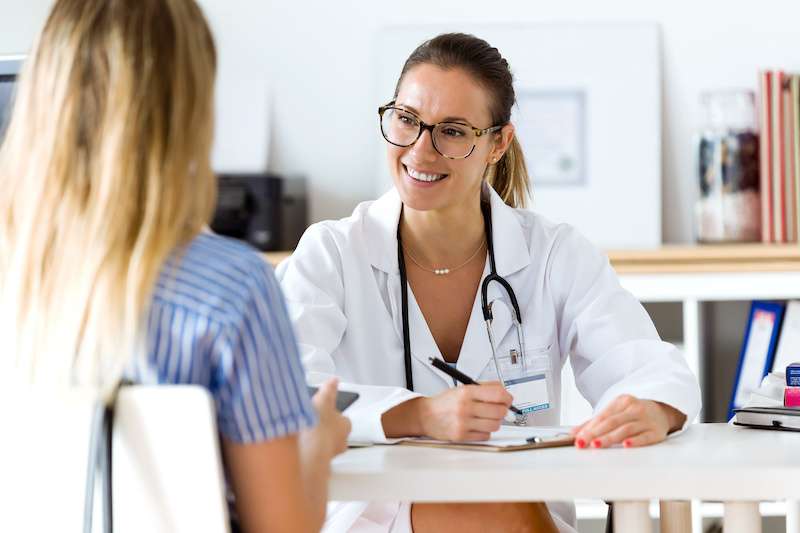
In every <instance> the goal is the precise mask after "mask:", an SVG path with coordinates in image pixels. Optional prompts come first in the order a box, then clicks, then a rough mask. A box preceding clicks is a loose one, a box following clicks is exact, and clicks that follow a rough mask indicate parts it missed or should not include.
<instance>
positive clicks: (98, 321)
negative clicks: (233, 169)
mask: <svg viewBox="0 0 800 533" xmlns="http://www.w3.org/2000/svg"><path fill="white" fill-rule="evenodd" d="M215 70H216V52H215V49H214V43H213V38H212V36H211V32H210V30H209V28H208V25H207V23H206V21H205V18H204V16H203V14H202V12H201V10H200V8H199V7H198V6H197V5H196V4H195V3H194V1H193V0H58V1H56V2H55V5H54V6H53V9H52V11H51V13H50V15H49V17H48V19H47V22H46V24H45V27H44V29H43V30H42V33H41V35H40V36H39V39H38V42H37V43H36V45H35V47H34V51H33V52H32V55H31V56H30V58H29V59H28V61H27V63H26V66H25V67H24V72H23V74H22V75H21V80H20V85H19V89H18V94H17V96H16V103H15V106H14V111H13V114H12V117H11V121H10V124H9V127H8V130H7V132H6V138H5V141H4V143H3V145H2V148H0V338H2V339H3V343H4V346H3V350H2V356H0V361H2V363H0V372H2V373H3V375H4V377H3V378H0V379H5V378H8V377H9V376H13V379H15V380H20V381H21V382H23V383H25V382H27V383H34V384H46V385H61V386H74V385H82V386H93V387H100V388H101V389H104V390H106V391H109V390H110V389H111V388H113V386H114V385H115V384H116V382H117V381H118V380H119V377H120V375H121V373H122V372H123V370H124V368H125V366H126V364H127V363H128V362H129V361H130V360H131V358H132V357H134V355H139V354H141V353H142V351H143V349H144V347H145V346H144V345H145V339H144V337H145V335H144V333H145V331H146V329H145V328H146V319H147V313H148V311H149V303H150V299H151V296H152V291H153V287H154V285H155V282H156V280H157V278H158V276H159V273H160V271H161V269H162V266H163V264H164V262H165V261H166V259H167V258H168V256H169V255H170V253H171V252H173V251H174V250H175V249H176V247H178V246H179V245H181V244H184V243H187V242H188V241H189V240H191V239H192V238H193V237H194V236H195V235H196V234H197V233H198V232H199V231H201V229H202V228H203V226H204V225H205V224H206V223H207V221H208V219H209V217H210V215H211V213H212V211H213V208H214V204H215V199H216V197H215V191H216V187H215V181H214V176H213V173H212V171H211V168H210V164H209V153H210V149H211V142H212V136H213V133H212V130H213V84H214V76H215Z"/></svg>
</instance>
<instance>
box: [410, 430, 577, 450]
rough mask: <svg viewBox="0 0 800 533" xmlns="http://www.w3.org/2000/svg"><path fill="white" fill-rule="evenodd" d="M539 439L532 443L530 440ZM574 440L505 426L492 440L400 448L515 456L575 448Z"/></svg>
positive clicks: (420, 442)
mask: <svg viewBox="0 0 800 533" xmlns="http://www.w3.org/2000/svg"><path fill="white" fill-rule="evenodd" d="M532 438H533V439H536V440H535V441H532V442H529V439H532ZM574 443H575V437H573V436H572V435H570V434H569V428H562V427H558V428H552V427H536V426H530V427H528V426H503V427H502V428H500V430H499V431H496V432H495V433H492V436H491V438H490V439H489V440H486V441H475V442H461V441H446V440H435V439H430V438H427V437H413V438H405V439H401V440H400V441H399V442H398V444H402V445H406V446H427V447H430V448H448V449H453V450H469V451H479V452H516V451H521V450H538V449H541V448H557V447H561V446H572V445H573V444H574Z"/></svg>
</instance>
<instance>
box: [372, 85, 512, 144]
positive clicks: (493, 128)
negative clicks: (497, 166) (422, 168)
mask: <svg viewBox="0 0 800 533" xmlns="http://www.w3.org/2000/svg"><path fill="white" fill-rule="evenodd" d="M394 103H395V101H394V100H392V101H391V102H389V103H388V104H386V105H382V106H380V107H379V108H378V125H379V126H380V128H381V135H382V136H383V138H384V140H386V142H387V143H389V144H392V145H394V146H399V147H401V148H407V147H409V146H411V145H412V144H414V143H415V142H417V141H418V140H419V138H420V137H422V132H423V131H427V132H428V133H429V134H430V136H431V144H433V148H434V150H436V151H437V152H438V153H439V155H441V156H442V157H444V158H447V159H466V158H468V157H469V156H471V155H472V152H474V151H475V146H476V142H477V140H478V139H479V138H480V137H481V136H483V135H486V134H487V133H494V132H496V131H499V130H501V129H503V126H505V124H497V125H495V126H489V127H488V128H483V129H481V128H476V127H475V126H473V125H471V124H462V123H461V122H450V121H445V122H437V123H436V124H428V123H426V122H423V121H422V119H421V118H419V117H418V116H417V115H416V114H415V113H412V112H411V111H409V110H408V109H403V108H402V107H397V106H395V105H394ZM390 109H396V110H397V111H402V112H403V113H408V114H409V115H412V116H413V117H414V118H416V119H417V122H419V131H418V132H417V136H416V137H415V138H414V140H413V141H411V142H410V143H408V144H397V143H395V142H392V141H390V140H389V138H388V137H386V133H385V132H384V131H383V114H384V113H385V112H386V111H388V110H390ZM442 124H457V125H458V126H462V127H467V128H470V129H471V130H472V133H474V134H475V142H473V143H472V148H470V150H469V152H468V153H467V155H464V156H461V157H451V156H449V155H445V154H443V153H442V151H441V150H439V147H438V146H436V140H435V139H434V137H433V130H434V128H436V127H437V126H440V125H442Z"/></svg>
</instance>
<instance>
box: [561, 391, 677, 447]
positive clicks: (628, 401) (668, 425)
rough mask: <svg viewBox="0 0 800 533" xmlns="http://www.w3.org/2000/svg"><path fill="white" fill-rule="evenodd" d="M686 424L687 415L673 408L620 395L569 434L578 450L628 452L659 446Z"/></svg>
mask: <svg viewBox="0 0 800 533" xmlns="http://www.w3.org/2000/svg"><path fill="white" fill-rule="evenodd" d="M685 421H686V415H685V414H683V413H682V412H680V411H678V410H677V409H675V408H674V407H671V406H669V405H666V404H663V403H661V402H656V401H653V400H641V399H639V398H636V397H634V396H631V395H629V394H623V395H621V396H619V397H617V398H616V399H615V400H614V401H613V402H611V403H610V404H609V405H608V406H607V407H606V408H605V409H603V411H602V412H600V413H599V414H598V415H597V416H595V417H594V418H591V419H590V420H587V421H586V422H584V423H583V424H581V425H580V426H578V427H576V428H574V429H573V430H572V431H571V433H572V435H574V436H575V446H576V447H578V448H589V447H591V448H606V447H608V446H612V445H614V444H622V445H623V446H624V447H625V448H631V447H634V446H647V445H649V444H656V443H657V442H661V441H663V440H664V439H665V438H667V435H668V434H669V433H670V432H671V431H675V430H677V429H680V428H681V426H683V423H684V422H685Z"/></svg>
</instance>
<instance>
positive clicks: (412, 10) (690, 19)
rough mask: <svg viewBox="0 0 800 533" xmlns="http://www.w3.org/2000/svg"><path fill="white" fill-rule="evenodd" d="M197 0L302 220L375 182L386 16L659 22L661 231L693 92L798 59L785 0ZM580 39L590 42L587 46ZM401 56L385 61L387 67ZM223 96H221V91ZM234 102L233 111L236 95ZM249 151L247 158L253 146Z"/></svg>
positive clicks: (17, 20)
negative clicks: (296, 197)
mask: <svg viewBox="0 0 800 533" xmlns="http://www.w3.org/2000/svg"><path fill="white" fill-rule="evenodd" d="M201 3H202V4H203V5H204V6H205V7H206V10H207V12H208V13H209V17H210V18H211V20H212V25H213V26H214V28H215V31H216V32H217V39H218V41H219V44H220V52H221V56H222V57H221V62H222V65H221V74H222V76H223V77H226V78H233V79H225V80H223V83H225V85H226V87H229V88H228V89H225V90H224V91H222V94H221V95H220V96H221V100H222V101H223V102H225V101H228V102H231V101H232V100H233V101H237V98H236V97H237V96H240V95H241V94H243V93H240V92H229V91H237V86H238V87H240V88H241V87H242V86H243V85H242V84H244V83H245V82H247V81H251V80H248V79H246V78H248V77H255V78H256V82H257V83H263V82H264V80H265V79H268V80H269V83H270V85H271V91H270V94H271V96H270V99H271V103H272V105H271V116H272V124H271V131H270V139H271V140H270V160H269V168H270V170H275V171H278V172H287V173H293V174H294V173H302V174H306V175H307V176H308V177H309V178H310V182H311V194H312V197H311V199H312V211H311V213H312V218H313V219H314V220H319V219H322V218H330V217H339V216H343V215H345V214H347V213H349V212H350V210H351V209H352V207H353V206H354V205H355V203H357V202H358V201H361V200H364V199H368V198H370V197H372V196H373V195H374V193H375V191H374V182H375V179H374V172H375V168H376V166H377V165H378V164H379V161H380V159H381V158H382V153H381V150H380V148H379V147H380V144H379V142H378V141H377V139H376V136H377V135H378V133H377V130H376V122H377V121H376V111H375V106H376V104H377V101H376V95H375V90H374V86H375V81H374V78H375V76H374V75H373V71H374V68H375V65H377V61H379V60H380V58H378V57H377V52H376V50H375V46H374V43H375V41H376V36H377V35H378V32H379V31H380V28H381V27H383V26H385V25H397V24H439V23H464V24H475V23H508V22H515V23H520V22H547V21H614V20H627V21H631V20H632V21H656V22H659V23H660V24H661V28H662V45H663V76H664V102H663V112H664V131H663V142H664V150H663V158H664V159H663V170H664V173H663V186H662V191H663V194H662V197H663V211H664V212H663V221H664V238H665V241H667V242H688V241H690V240H691V238H692V226H691V205H692V202H693V198H694V194H695V188H694V175H693V169H692V151H691V135H692V133H693V132H694V129H695V127H696V124H697V110H698V106H697V100H698V95H699V92H700V91H702V90H705V89H712V88H730V87H750V88H754V87H755V82H756V72H757V70H758V69H759V68H763V67H772V66H780V67H784V68H788V69H797V70H800V31H798V27H797V20H800V3H798V2H797V0H771V1H765V2H758V3H757V2H752V1H749V0H748V1H745V0H728V1H721V0H704V1H697V0H695V1H689V0H675V1H671V2H667V1H663V2H655V1H642V0H639V1H634V0H606V1H604V2H598V1H596V0H595V1H591V0H561V1H560V2H548V3H545V2H519V1H516V0H494V1H492V2H488V1H486V0H447V1H439V2H435V1H431V0H406V1H405V2H402V3H391V4H390V3H387V2H379V1H367V0H364V1H355V0H338V1H336V2H330V1H323V0H294V1H291V2H290V1H287V0H280V1H278V0H267V1H257V0H250V1H245V0H238V1H234V0H203V1H202V2H201ZM48 5H49V0H0V53H8V52H20V51H25V50H26V49H27V48H28V47H29V46H30V43H31V42H32V39H33V35H34V32H35V30H36V28H37V27H38V25H39V24H40V23H41V21H43V18H44V16H45V12H46V9H47V6H48ZM409 52H410V50H409ZM587 53H591V49H590V48H587ZM400 67H401V65H397V69H398V71H399V69H400ZM512 67H513V65H512ZM262 74H263V78H262ZM240 90H241V89H240ZM231 95H232V96H231ZM238 100H239V101H240V100H241V98H239V99H238ZM226 105H229V106H231V109H233V108H234V106H233V105H232V104H231V103H228V104H226ZM255 108H256V109H257V108H258V106H255ZM234 111H238V112H241V106H238V107H236V109H234ZM620 112H624V109H621V110H620ZM259 113H260V112H259ZM259 113H256V115H258V114H259ZM244 116H245V119H246V120H247V122H248V124H247V125H246V126H245V127H242V128H238V129H237V128H231V127H230V126H227V127H226V128H225V129H226V131H221V132H220V134H221V138H220V142H221V143H222V145H223V149H225V147H228V149H229V150H233V149H235V147H236V145H237V144H238V143H240V142H241V139H240V136H247V135H250V136H252V135H256V136H259V137H258V138H266V134H265V132H264V131H263V126H262V124H263V120H262V118H260V117H259V116H247V114H246V113H245V114H244ZM223 126H224V124H223ZM631 135H636V132H631ZM620 142H624V139H620ZM251 155H252V154H251ZM262 155H263V154H262ZM253 159H254V161H255V162H256V163H257V162H258V159H259V157H254V158H253Z"/></svg>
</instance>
